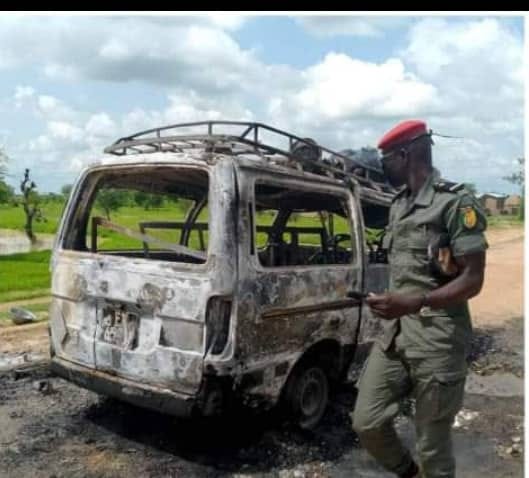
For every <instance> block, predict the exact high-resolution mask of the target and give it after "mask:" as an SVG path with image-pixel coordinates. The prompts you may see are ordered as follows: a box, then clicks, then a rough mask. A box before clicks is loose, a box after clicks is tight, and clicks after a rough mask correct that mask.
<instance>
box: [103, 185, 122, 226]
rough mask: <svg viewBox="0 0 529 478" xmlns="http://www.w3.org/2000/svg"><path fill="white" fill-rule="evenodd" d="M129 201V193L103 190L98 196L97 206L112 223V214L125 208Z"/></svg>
mask: <svg viewBox="0 0 529 478" xmlns="http://www.w3.org/2000/svg"><path fill="white" fill-rule="evenodd" d="M127 201H128V193H127V191H119V190H117V189H101V190H100V191H99V193H98V194H97V199H96V204H97V206H98V207H100V208H101V209H103V211H104V212H105V215H106V217H107V219H108V220H109V221H110V213H111V212H113V211H117V210H118V209H119V208H121V207H123V206H125V205H126V204H127Z"/></svg>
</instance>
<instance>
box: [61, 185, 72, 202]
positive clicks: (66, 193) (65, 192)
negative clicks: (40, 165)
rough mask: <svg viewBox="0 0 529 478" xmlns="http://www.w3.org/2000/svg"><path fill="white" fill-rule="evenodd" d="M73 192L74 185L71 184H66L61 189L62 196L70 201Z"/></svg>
mask: <svg viewBox="0 0 529 478" xmlns="http://www.w3.org/2000/svg"><path fill="white" fill-rule="evenodd" d="M71 192H72V185H71V184H65V185H64V186H63V187H62V188H61V194H62V195H63V196H64V197H65V198H66V199H68V196H70V193H71Z"/></svg>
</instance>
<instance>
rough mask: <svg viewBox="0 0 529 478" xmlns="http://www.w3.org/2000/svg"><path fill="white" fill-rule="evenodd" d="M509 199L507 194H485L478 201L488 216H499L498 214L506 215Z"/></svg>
mask: <svg viewBox="0 0 529 478" xmlns="http://www.w3.org/2000/svg"><path fill="white" fill-rule="evenodd" d="M507 197H508V196H507V195H506V194H498V193H484V194H480V195H479V196H478V199H479V202H480V203H481V206H482V207H483V209H484V210H485V214H487V216H497V215H498V214H506V212H504V211H505V201H506V200H507Z"/></svg>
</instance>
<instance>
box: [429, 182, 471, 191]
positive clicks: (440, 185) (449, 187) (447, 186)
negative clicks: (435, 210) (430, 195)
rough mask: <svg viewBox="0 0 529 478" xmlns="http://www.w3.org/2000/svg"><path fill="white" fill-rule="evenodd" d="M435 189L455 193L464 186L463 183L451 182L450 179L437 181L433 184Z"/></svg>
mask: <svg viewBox="0 0 529 478" xmlns="http://www.w3.org/2000/svg"><path fill="white" fill-rule="evenodd" d="M433 187H434V189H435V190H436V191H440V192H445V193H457V192H459V191H461V190H463V189H464V188H465V184H464V183H452V182H450V181H437V182H435V183H434V185H433Z"/></svg>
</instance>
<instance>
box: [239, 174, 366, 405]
mask: <svg viewBox="0 0 529 478" xmlns="http://www.w3.org/2000/svg"><path fill="white" fill-rule="evenodd" d="M256 177H259V178H260V177H262V176H259V175H258V173H256V172H253V171H252V173H249V172H246V171H239V176H238V178H239V180H240V181H241V182H242V184H241V187H240V191H241V199H240V208H239V232H240V241H239V274H240V280H239V290H238V293H237V302H238V310H237V327H236V331H237V332H236V338H235V343H236V351H235V358H236V363H237V364H239V368H238V369H237V372H238V376H239V383H240V387H241V389H242V390H243V393H244V394H245V395H246V396H248V397H252V398H257V399H259V400H262V401H263V402H268V403H274V402H275V401H276V400H277V399H278V397H279V394H280V392H281V389H282V386H283V385H284V383H285V381H286V379H287V377H288V373H289V372H290V370H291V369H292V367H293V366H294V365H295V363H296V362H297V360H298V359H299V358H300V357H301V356H302V355H303V354H304V352H305V351H307V349H309V348H310V347H311V346H312V345H314V344H318V343H320V342H323V341H328V342H332V343H335V344H336V345H337V347H336V348H337V349H339V348H340V347H342V346H345V345H352V344H353V343H354V340H355V337H356V331H357V328H358V325H359V308H358V306H357V304H356V305H355V304H354V303H353V302H351V301H346V300H344V299H346V298H347V292H348V291H349V290H351V289H354V288H360V287H361V281H362V274H361V270H362V261H361V260H357V261H354V264H353V263H351V264H346V265H320V266H299V267H270V268H264V267H262V266H261V265H260V263H259V259H258V257H257V253H256V251H255V243H254V241H255V224H253V218H252V211H253V208H252V205H253V201H254V197H253V195H252V191H253V184H254V180H255V179H256ZM297 186H299V187H303V185H297ZM318 186H319V190H320V191H321V189H322V186H321V185H318ZM307 191H310V187H308V188H307ZM329 191H330V192H335V191H336V190H333V189H332V188H329ZM342 194H343V191H342ZM351 202H352V200H351ZM353 221H354V218H353ZM355 223H356V222H355ZM354 234H356V237H355V242H356V243H358V242H359V237H358V234H359V231H358V229H357V228H356V226H355V229H354Z"/></svg>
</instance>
